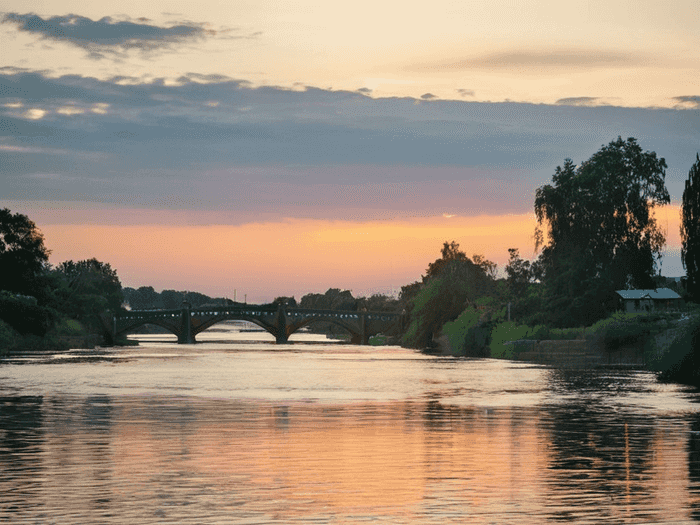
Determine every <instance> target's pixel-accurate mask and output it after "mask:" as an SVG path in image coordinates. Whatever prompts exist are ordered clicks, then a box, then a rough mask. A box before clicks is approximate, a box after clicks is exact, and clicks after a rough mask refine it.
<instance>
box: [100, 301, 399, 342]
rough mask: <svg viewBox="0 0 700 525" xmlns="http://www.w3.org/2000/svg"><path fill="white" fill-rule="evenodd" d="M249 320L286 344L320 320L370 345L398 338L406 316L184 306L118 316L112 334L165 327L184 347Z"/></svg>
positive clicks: (267, 307)
mask: <svg viewBox="0 0 700 525" xmlns="http://www.w3.org/2000/svg"><path fill="white" fill-rule="evenodd" d="M229 320H234V321H248V322H251V323H255V324H256V325H258V326H260V327H261V328H263V329H264V330H267V331H268V332H270V333H271V334H272V335H273V336H275V340H276V341H277V343H278V344H284V343H286V342H287V341H288V340H289V336H290V335H292V334H293V333H294V332H296V331H297V330H299V329H300V328H302V327H304V326H306V325H308V324H310V323H313V322H318V321H325V322H329V323H333V324H336V325H338V326H341V327H343V328H344V329H345V330H347V331H348V332H350V335H351V342H353V343H355V344H362V345H366V344H368V342H369V338H370V337H371V336H373V335H377V334H379V333H382V334H385V335H398V334H399V333H400V329H401V322H402V316H401V314H399V313H392V312H365V311H341V310H315V309H309V308H294V307H288V306H285V305H282V304H280V305H254V304H250V305H248V304H236V305H233V306H219V307H203V308H192V307H191V306H190V305H189V304H188V303H183V307H182V308H181V309H179V310H131V311H126V312H121V313H119V314H117V315H115V316H114V318H113V320H112V326H111V327H110V329H109V332H110V333H109V335H110V336H111V337H112V340H114V338H116V337H119V336H121V335H125V334H126V333H128V332H129V331H131V330H133V329H135V328H138V327H139V326H142V325H145V324H153V325H157V326H160V327H162V328H165V329H166V330H168V331H169V332H172V333H173V334H175V335H176V336H177V342H178V343H180V344H192V343H195V342H196V339H195V338H196V336H197V334H198V333H200V332H203V331H204V330H206V329H207V328H209V327H211V326H213V325H215V324H216V323H220V322H221V321H229Z"/></svg>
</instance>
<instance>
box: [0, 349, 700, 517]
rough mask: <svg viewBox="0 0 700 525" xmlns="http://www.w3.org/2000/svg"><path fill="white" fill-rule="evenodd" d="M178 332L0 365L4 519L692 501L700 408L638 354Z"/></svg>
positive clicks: (483, 510)
mask: <svg viewBox="0 0 700 525" xmlns="http://www.w3.org/2000/svg"><path fill="white" fill-rule="evenodd" d="M166 351H167V352H173V351H174V350H172V349H170V348H168V349H166ZM180 352H181V353H180V354H179V355H176V356H175V357H174V358H170V357H168V358H164V359H163V360H160V361H159V360H158V359H155V358H154V357H153V355H154V354H149V357H148V358H134V357H133V355H132V357H131V358H130V360H129V361H124V362H122V363H118V362H116V361H110V362H102V363H94V362H93V363H87V362H85V363H80V364H79V365H78V364H74V365H73V368H70V369H69V368H66V367H65V366H63V365H61V366H59V365H46V364H44V365H37V366H35V367H34V368H31V366H32V365H26V364H25V365H22V366H19V367H17V368H12V367H5V368H3V369H2V375H3V380H4V381H3V385H4V386H0V395H2V396H3V397H0V429H2V430H0V449H1V450H0V521H2V520H3V519H6V520H9V521H11V522H13V523H35V522H36V521H37V520H39V523H43V522H46V523H51V522H54V523H76V522H79V523H147V522H160V521H168V522H173V523H187V522H196V523H217V522H226V523H251V522H254V523H295V522H298V523H308V522H318V523H359V522H364V521H367V520H378V521H389V522H392V523H441V524H443V523H465V522H466V523H469V522H473V523H542V522H546V521H569V522H575V523H601V522H605V523H649V522H653V523H663V522H667V523H679V522H681V523H682V522H684V521H685V522H688V521H690V520H695V521H700V497H699V496H698V494H699V492H700V416H699V415H698V414H697V413H695V412H694V411H689V410H688V407H689V406H692V404H690V403H688V400H687V399H686V398H685V397H684V396H685V395H686V394H685V393H683V392H682V391H680V390H679V391H672V390H655V389H656V388H657V387H656V386H655V384H653V383H650V382H648V381H647V379H648V378H647V377H646V376H644V375H640V374H638V373H631V372H596V373H587V372H575V371H553V370H548V369H541V368H528V367H523V366H522V365H521V364H513V365H510V364H508V363H507V362H494V361H491V360H472V361H456V360H439V359H425V357H424V356H419V357H418V358H416V359H411V356H410V354H407V353H403V354H400V353H398V351H397V350H389V351H387V352H386V354H382V353H381V352H379V353H375V354H367V353H364V352H365V350H357V351H356V352H354V353H353V352H350V353H335V354H330V355H328V356H326V355H319V354H318V353H314V352H311V353H305V352H297V353H293V352H292V353H290V352H287V353H285V354H281V355H280V354H273V353H271V352H268V353H266V354H260V353H256V352H250V353H249V354H242V353H238V354H236V355H228V354H221V353H218V354H211V353H209V352H207V351H203V350H201V349H198V350H197V353H196V354H192V355H187V356H185V355H184V354H182V351H180ZM382 356H384V357H382ZM155 366H161V367H162V368H159V369H158V370H159V372H158V374H154V370H155V368H154V367H155ZM76 367H77V368H76ZM20 369H21V370H20ZM377 369H380V370H381V371H382V373H381V374H379V373H378V372H377V371H376V370H377ZM39 370H40V371H41V372H42V376H41V377H42V381H43V382H44V383H43V384H44V385H46V386H47V389H48V387H53V388H54V390H55V392H53V393H52V394H50V395H48V394H44V395H42V396H28V395H25V394H26V391H32V389H33V388H35V387H34V386H27V387H25V388H24V389H22V388H21V384H22V381H25V379H24V378H26V377H28V371H31V372H35V373H36V372H37V371H39ZM222 370H223V371H225V374H224V373H223V372H222ZM246 371H248V372H251V373H253V376H254V377H255V381H256V382H257V383H260V382H262V383H263V384H264V385H266V386H264V388H263V387H261V386H260V384H257V383H255V382H254V381H253V380H250V379H246V378H245V372H246ZM300 371H302V372H303V373H300ZM266 373H267V375H265V374H266ZM52 374H55V376H54V375H52ZM222 374H223V375H222ZM29 375H31V374H29ZM178 377H179V378H180V379H179V381H180V383H179V385H178V386H179V389H178V392H179V393H178V394H177V395H173V394H170V393H169V392H170V390H172V388H171V387H172V386H173V385H171V384H170V382H171V381H173V380H174V379H173V378H178ZM149 378H152V383H150V385H149V383H148V381H149ZM164 378H165V379H164ZM280 378H286V380H285V382H283V381H281V380H280ZM225 381H228V382H229V383H230V384H231V385H232V388H235V389H237V390H233V391H234V392H240V391H241V389H248V390H247V392H248V393H250V392H253V393H254V395H248V396H245V395H243V396H241V397H236V396H233V395H231V394H230V393H228V392H226V391H225V390H224V389H223V386H221V387H219V386H217V387H216V388H215V389H214V390H212V389H211V383H212V382H213V383H215V384H218V383H221V384H223V383H224V382H225ZM120 382H121V384H123V385H126V386H123V387H122V388H121V389H120V388H118V385H119V384H120ZM27 384H28V383H27ZM133 384H138V385H149V386H148V388H146V387H141V388H142V390H140V391H139V390H137V389H134V388H133V387H132V385H133ZM276 384H277V385H280V384H282V385H284V386H285V389H284V390H282V391H281V392H282V394H283V395H284V396H287V397H282V394H281V393H280V391H279V390H273V387H274V385H276ZM66 385H69V386H70V389H69V391H68V392H61V391H60V390H61V389H67V387H66ZM154 385H155V386H154ZM407 385H409V386H407ZM166 386H167V387H169V388H170V389H167V388H164V387H166ZM659 388H668V387H659ZM12 389H17V390H12ZM105 390H111V391H113V392H114V393H113V394H112V395H107V394H106V393H104V391H105ZM185 391H189V392H194V393H196V394H197V395H184V394H182V392H185ZM212 391H214V392H217V393H218V392H225V393H226V395H225V396H224V397H217V396H215V395H209V393H210V392H212ZM299 391H301V394H299V393H298V392H299ZM506 391H507V393H505V392H506ZM328 392H330V393H331V394H328ZM323 395H325V396H326V397H325V398H323V397H322V396H323ZM333 399H338V400H339V401H333ZM659 400H662V401H659ZM669 406H670V407H672V408H671V409H668V407H669ZM659 407H663V408H659Z"/></svg>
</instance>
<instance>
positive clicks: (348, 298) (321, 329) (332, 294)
mask: <svg viewBox="0 0 700 525" xmlns="http://www.w3.org/2000/svg"><path fill="white" fill-rule="evenodd" d="M299 307H300V308H314V309H318V310H350V311H354V310H357V309H358V300H357V299H355V298H354V297H353V296H352V293H351V292H350V291H349V290H341V289H340V288H329V289H328V290H326V293H324V294H319V293H310V294H306V295H305V296H303V297H302V298H301V300H300V301H299ZM309 329H310V330H313V331H314V332H316V333H325V334H346V333H347V332H346V331H345V329H344V328H341V327H340V326H338V325H336V324H335V323H328V322H323V321H317V322H313V323H311V324H310V326H309Z"/></svg>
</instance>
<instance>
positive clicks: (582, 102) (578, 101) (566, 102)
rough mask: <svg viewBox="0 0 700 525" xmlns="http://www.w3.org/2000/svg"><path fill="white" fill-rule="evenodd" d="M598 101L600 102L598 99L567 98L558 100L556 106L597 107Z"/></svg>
mask: <svg viewBox="0 0 700 525" xmlns="http://www.w3.org/2000/svg"><path fill="white" fill-rule="evenodd" d="M598 101H600V98H598V97H568V98H560V99H559V100H557V101H556V104H557V105H559V106H596V105H599V104H598Z"/></svg>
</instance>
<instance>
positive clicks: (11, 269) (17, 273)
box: [0, 208, 50, 295]
mask: <svg viewBox="0 0 700 525" xmlns="http://www.w3.org/2000/svg"><path fill="white" fill-rule="evenodd" d="M49 253H50V252H49V250H47V249H46V247H45V246H44V236H43V235H42V234H41V232H40V231H39V230H38V229H37V227H36V224H34V222H33V221H31V220H29V218H28V217H27V216H26V215H22V214H20V213H15V214H13V213H12V212H11V211H10V210H9V209H7V208H4V209H2V210H0V290H8V291H10V292H15V293H20V294H27V295H32V293H33V292H34V288H35V285H36V278H37V276H38V275H39V274H40V273H41V272H42V271H43V270H44V269H45V268H46V266H47V263H48V260H49Z"/></svg>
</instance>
